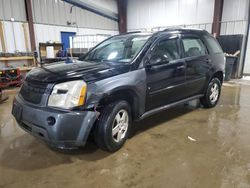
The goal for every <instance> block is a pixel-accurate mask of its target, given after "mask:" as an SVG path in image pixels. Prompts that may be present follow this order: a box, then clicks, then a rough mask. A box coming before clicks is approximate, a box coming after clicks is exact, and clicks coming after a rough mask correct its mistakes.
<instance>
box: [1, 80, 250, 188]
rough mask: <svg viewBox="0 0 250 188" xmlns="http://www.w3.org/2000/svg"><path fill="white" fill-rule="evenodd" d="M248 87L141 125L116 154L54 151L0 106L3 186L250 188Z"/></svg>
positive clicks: (226, 90) (234, 87)
mask: <svg viewBox="0 0 250 188" xmlns="http://www.w3.org/2000/svg"><path fill="white" fill-rule="evenodd" d="M249 83H250V82H247V84H245V83H240V84H238V83H229V84H228V83H227V84H225V85H224V86H223V92H222V96H221V100H220V102H219V104H218V106H217V107H216V108H213V109H202V108H197V107H195V103H192V104H191V105H186V106H180V107H176V108H173V109H170V110H167V111H165V112H162V113H160V114H157V115H155V116H153V117H150V118H148V119H146V120H144V121H142V122H140V123H137V124H136V125H135V127H136V128H135V131H134V136H133V137H132V138H131V139H129V140H128V141H127V143H126V144H125V146H124V147H123V148H122V149H121V150H120V151H118V152H117V153H114V154H110V153H106V152H103V151H101V150H100V149H98V148H97V147H96V146H95V145H94V144H91V143H89V144H88V145H87V146H86V148H84V149H82V150H79V151H74V152H59V151H53V150H51V149H50V148H48V147H47V146H46V145H45V144H43V143H42V142H40V141H38V140H37V139H34V138H33V137H32V136H30V135H29V134H26V133H25V132H24V131H22V130H21V129H20V128H19V127H18V126H17V124H16V123H15V121H14V119H13V117H12V116H11V113H10V112H11V100H12V98H13V96H14V94H15V92H16V91H15V90H14V91H12V93H11V94H10V100H9V101H8V102H6V103H4V104H1V105H0V126H1V128H0V187H74V188H75V187H81V188H82V187H102V188H103V187H157V188H158V187H164V188H165V187H175V188H176V187H192V188H194V187H197V188H198V187H199V188H200V187H202V188H206V187H207V188H217V187H221V188H230V187H234V188H238V187H239V188H245V187H250V84H249Z"/></svg>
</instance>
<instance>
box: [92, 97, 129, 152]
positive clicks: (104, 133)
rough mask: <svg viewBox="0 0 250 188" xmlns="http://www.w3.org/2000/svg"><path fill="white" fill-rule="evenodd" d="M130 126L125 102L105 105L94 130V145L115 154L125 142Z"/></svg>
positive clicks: (127, 105) (127, 107) (127, 106)
mask: <svg viewBox="0 0 250 188" xmlns="http://www.w3.org/2000/svg"><path fill="white" fill-rule="evenodd" d="M130 125H131V110H130V106H129V104H128V103H127V102H126V101H118V102H114V103H111V104H109V105H107V106H106V107H105V108H104V109H103V110H102V113H101V115H100V118H99V120H98V121H97V124H96V127H95V130H94V139H95V142H96V144H97V145H98V146H99V147H100V148H101V149H103V150H106V151H110V152H115V151H117V150H119V149H120V148H121V147H122V146H123V144H124V143H125V142H126V140H127V138H128V135H129V130H130Z"/></svg>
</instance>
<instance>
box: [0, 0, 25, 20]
mask: <svg viewBox="0 0 250 188" xmlns="http://www.w3.org/2000/svg"><path fill="white" fill-rule="evenodd" d="M11 18H14V19H15V20H16V21H26V13H25V4H24V0H0V20H10V19H11Z"/></svg>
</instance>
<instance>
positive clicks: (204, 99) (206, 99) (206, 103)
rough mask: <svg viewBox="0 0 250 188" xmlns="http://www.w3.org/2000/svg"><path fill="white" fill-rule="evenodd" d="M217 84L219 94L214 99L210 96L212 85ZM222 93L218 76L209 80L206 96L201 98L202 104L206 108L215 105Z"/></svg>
mask: <svg viewBox="0 0 250 188" xmlns="http://www.w3.org/2000/svg"><path fill="white" fill-rule="evenodd" d="M215 85H217V87H218V96H217V97H215V98H214V100H212V99H213V98H212V99H211V98H210V96H211V95H212V87H215ZM220 94H221V82H220V80H219V79H218V78H212V80H211V81H210V82H209V84H208V87H207V90H206V93H205V96H204V97H202V98H201V99H200V102H201V104H202V105H203V106H204V107H205V108H212V107H215V106H216V105H217V103H218V101H219V99H220Z"/></svg>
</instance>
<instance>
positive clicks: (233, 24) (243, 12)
mask: <svg viewBox="0 0 250 188" xmlns="http://www.w3.org/2000/svg"><path fill="white" fill-rule="evenodd" d="M248 3H249V0H224V6H223V14H222V24H221V34H222V35H232V34H245V33H246V30H247V20H248Z"/></svg>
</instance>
